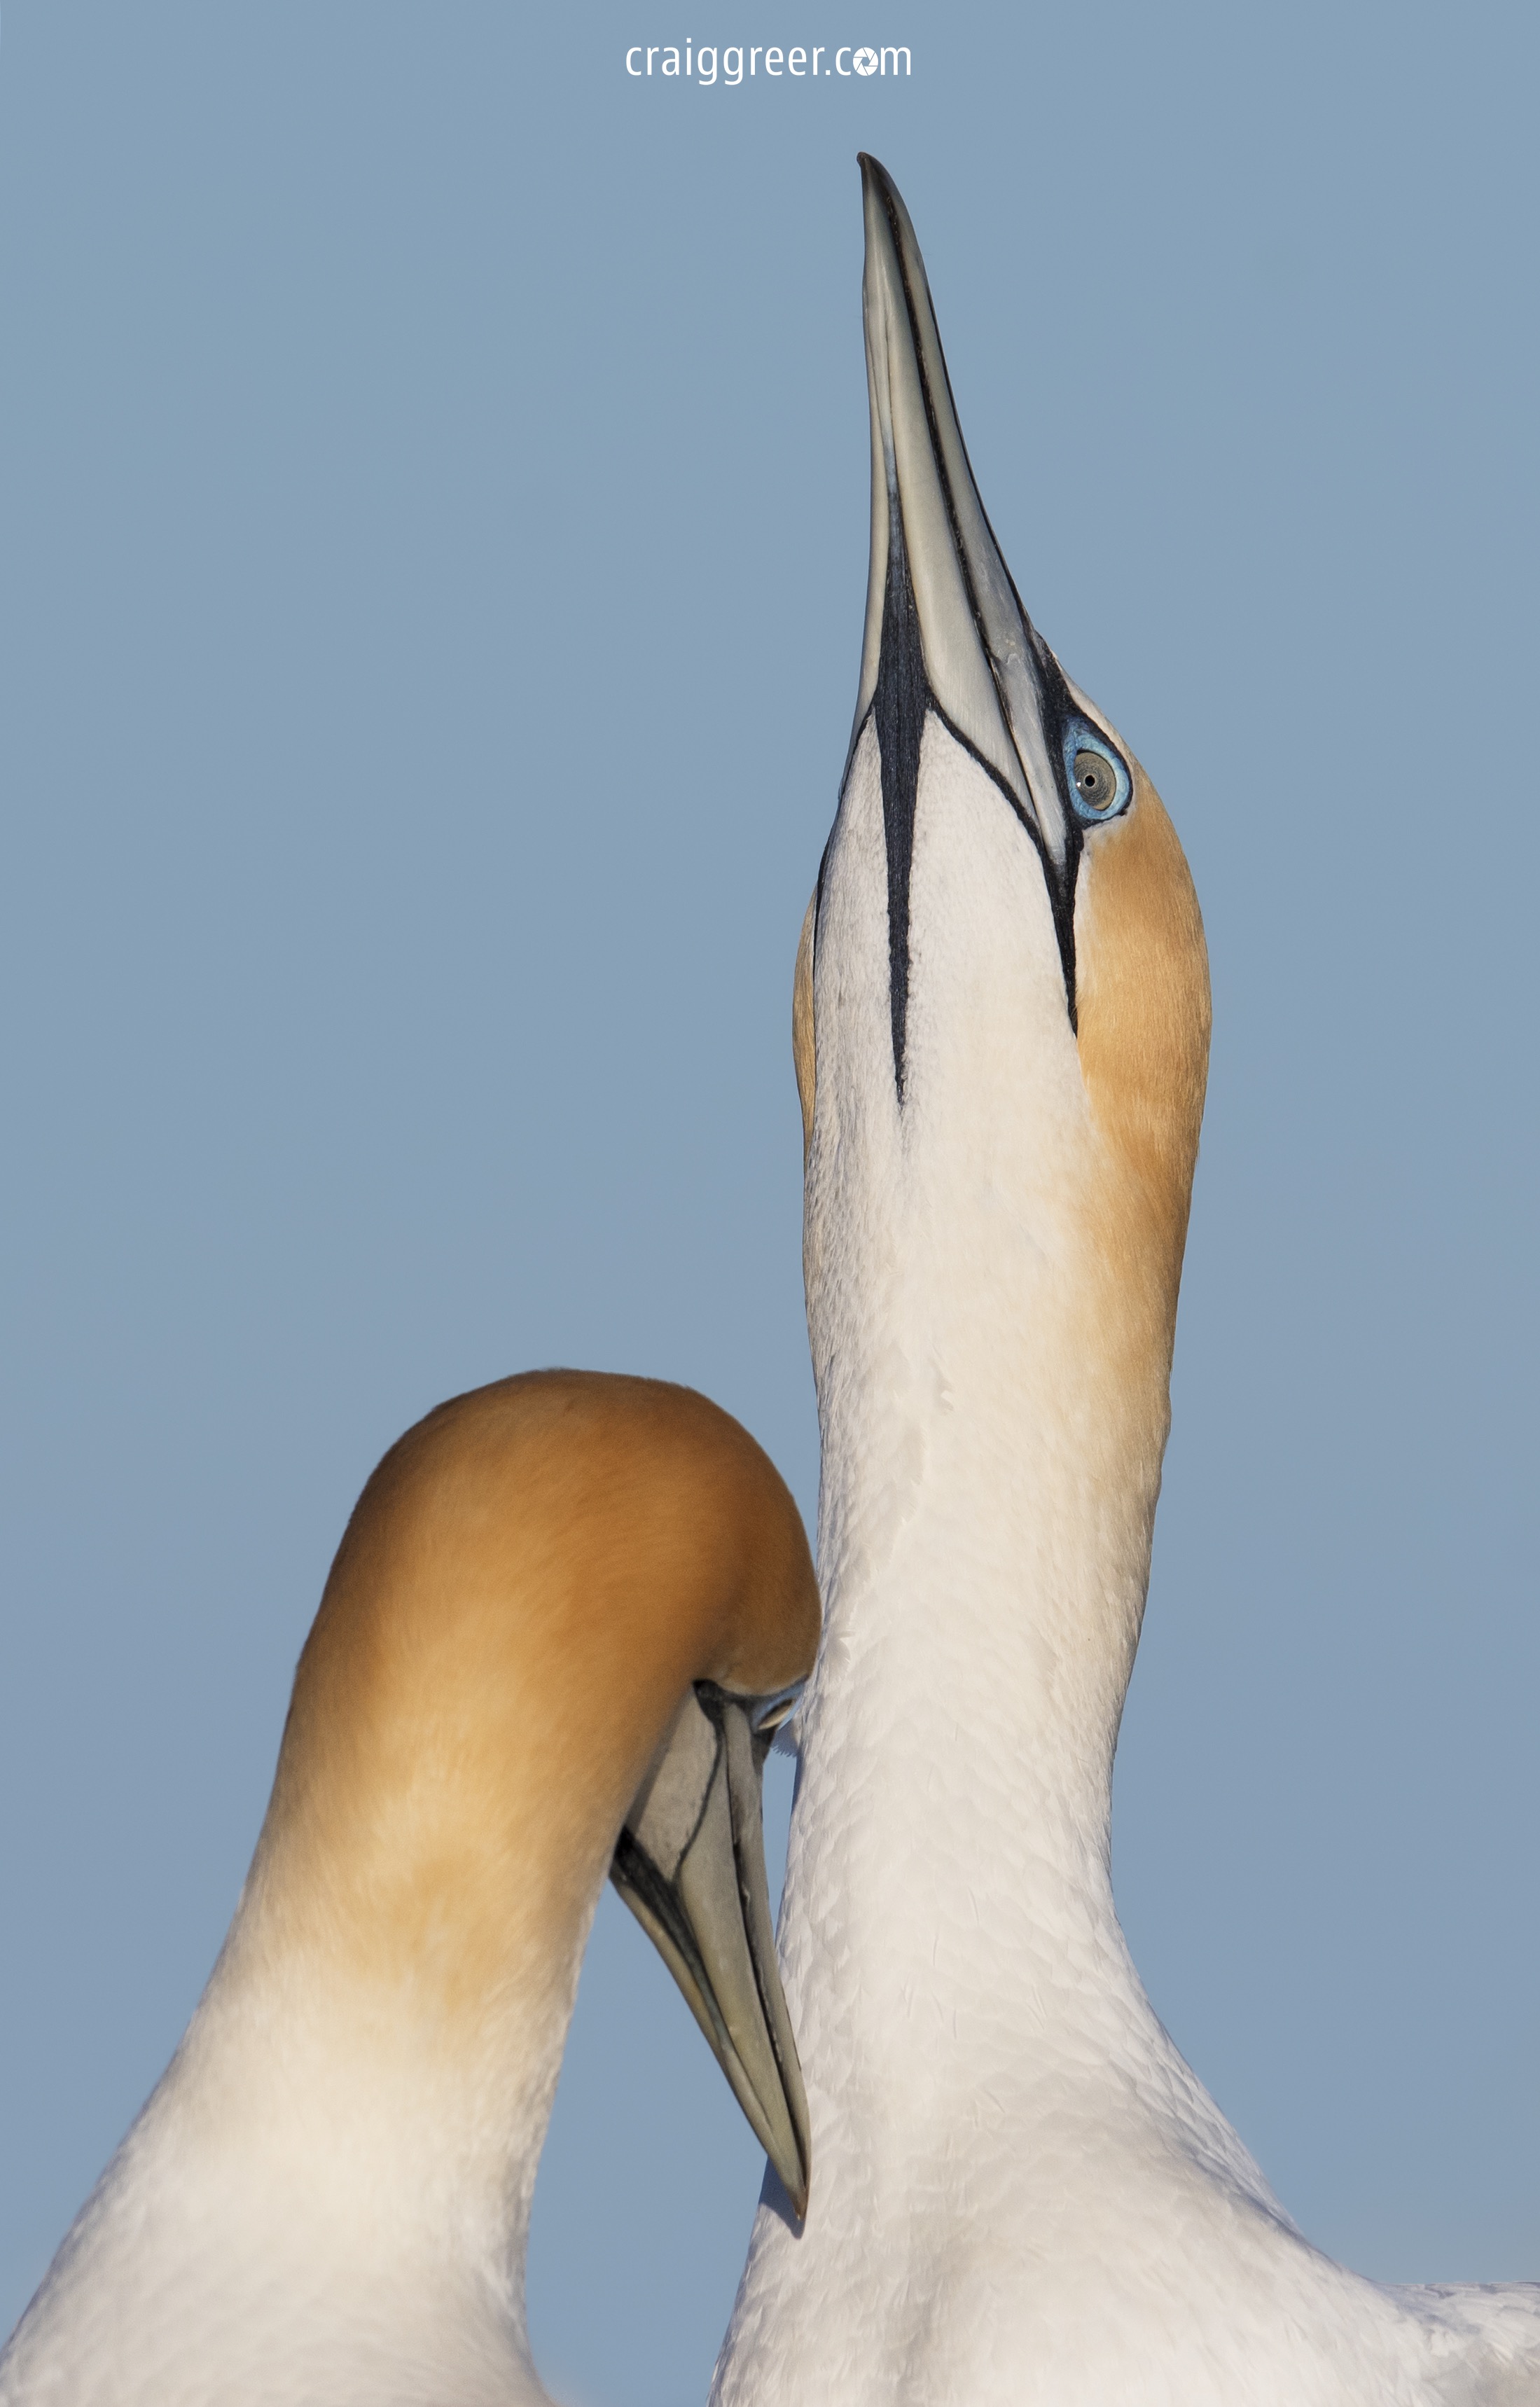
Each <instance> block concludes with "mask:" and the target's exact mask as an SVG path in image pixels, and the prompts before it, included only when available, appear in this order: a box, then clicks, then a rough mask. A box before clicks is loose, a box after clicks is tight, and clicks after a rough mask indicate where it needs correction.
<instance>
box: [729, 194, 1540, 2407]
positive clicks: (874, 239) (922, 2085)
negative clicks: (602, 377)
mask: <svg viewBox="0 0 1540 2407" xmlns="http://www.w3.org/2000/svg"><path fill="white" fill-rule="evenodd" d="M863 176H864V190H865V218H866V269H865V285H864V304H865V324H866V356H867V367H868V374H869V380H870V397H871V419H872V556H871V576H870V584H869V588H868V595H867V609H866V634H865V646H864V650H863V658H862V667H861V683H860V691H859V699H858V702H857V706H856V718H855V730H854V735H853V738H852V742H851V746H850V751H849V757H848V764H847V768H846V773H845V779H844V784H843V788H842V790H841V795H840V801H839V808H838V814H837V817H836V819H835V821H834V831H833V833H832V835H831V837H830V840H829V845H828V848H827V850H826V852H825V855H824V860H823V864H822V867H821V869H820V876H819V884H818V890H817V893H816V896H815V899H814V903H813V905H812V906H811V908H810V910H809V914H808V919H807V924H806V928H805V931H804V938H803V945H802V948H801V953H800V957H799V961H798V968H797V978H796V990H795V1003H794V1009H793V1033H794V1040H795V1049H796V1055H797V1067H798V1075H799V1082H800V1085H801V1088H802V1094H803V1104H804V1113H805V1126H806V1223H805V1230H806V1284H807V1314H808V1325H809V1331H810V1334H811V1340H812V1351H813V1361H814V1368H815V1373H816V1376H817V1384H818V1402H819V1417H820V1428H821V1435H822V1446H823V1468H822V1493H821V1500H820V1516H819V1545H820V1575H821V1579H822V1585H823V1597H824V1614H825V1620H824V1634H823V1641H822V1646H821V1650H820V1659H819V1664H818V1668H817V1671H816V1672H815V1674H814V1676H813V1679H812V1682H811V1683H810V1684H809V1688H808V1690H807V1694H806V1701H805V1702H804V1705H803V1707H802V1708H801V1711H800V1714H799V1721H798V1728H799V1733H800V1745H801V1767H800V1773H799V1778H798V1790H797V1800H796V1804H795V1808H794V1812H793V1817H792V1830H791V1858H790V1864H789V1871H788V1880H787V1887H786V1893H785V1901H784V1905H783V1908H782V1918H781V1950H782V1964H783V1971H784V1973H785V1976H786V1984H787V1993H788V1997H789V2000H790V2002H791V2010H792V2014H793V2017H794V2019H795V2022H796V2026H797V2034H798V2040H799V2044H800V2046H801V2053H802V2062H803V2066H804V2070H805V2072H806V2079H807V2088H808V2099H809V2107H810V2113H811V2118H812V2129H813V2134H814V2142H815V2145H816V2147H817V2150H818V2164H819V2178H818V2186H817V2188H816V2190H815V2192H814V2195H813V2199H812V2203H811V2206H810V2208H809V2210H808V2215H807V2220H806V2225H805V2226H804V2227H802V2228H801V2229H799V2228H798V2226H797V2224H796V2221H795V2218H794V2216H793V2215H791V2212H790V2211H789V2208H788V2206H787V2202H786V2201H785V2200H783V2199H782V2198H780V2197H779V2196H778V2194H777V2191H776V2186H775V2184H774V2182H773V2181H767V2185H766V2192H765V2197H764V2200H763V2203H762V2205H761V2209H760V2213H759V2216H758V2219H757V2222H756V2225H755V2229H754V2235H753V2240H752V2243H751V2247H750V2255H749V2264H748V2267H747V2269H746V2271H745V2274H744V2278H743V2283H742V2286H741V2288H740V2291H739V2296H738V2301H737V2306H736V2309H735V2311H734V2318H733V2323H732V2327H731V2329H730V2331H729V2334H728V2338H727V2342H726V2344H725V2347H724V2350H723V2354H722V2357H721V2359H720V2365H719V2370H718V2377H717V2382H716V2386H715V2391H714V2398H715V2400H716V2402H717V2407H762V2403H763V2407H785V2402H787V2401H789V2400H794V2401H795V2402H796V2407H879V2402H880V2407H894V2402H898V2401H902V2402H905V2407H940V2402H943V2401H944V2402H946V2403H947V2407H1007V2402H1008V2407H1157V2402H1158V2403H1159V2407H1221V2402H1222V2407H1243V2402H1244V2407H1392V2403H1393V2407H1412V2402H1418V2407H1432V2402H1433V2401H1440V2402H1444V2407H1454V2403H1455V2402H1457V2401H1458V2402H1476V2401H1483V2402H1488V2407H1497V2402H1499V2401H1505V2402H1509V2407H1518V2402H1519V2400H1521V2399H1522V2400H1527V2401H1533V2400H1536V2399H1540V2287H1533V2286H1524V2287H1515V2288H1511V2289H1506V2290H1479V2289H1447V2290H1445V2289H1437V2290H1434V2289H1427V2290H1414V2289H1389V2288H1385V2287H1381V2286H1377V2285H1376V2284H1374V2283H1371V2282H1368V2281H1364V2280H1362V2279H1360V2278H1359V2277H1357V2276H1356V2275H1354V2274H1352V2273H1349V2272H1345V2271H1344V2270H1342V2269H1341V2268H1340V2267H1338V2266H1336V2265H1334V2264H1333V2263H1332V2262H1331V2261H1330V2260H1329V2259H1328V2258H1327V2257H1323V2256H1321V2255H1320V2254H1319V2252H1318V2251H1317V2250H1316V2249H1314V2248H1312V2247H1311V2246H1310V2245H1309V2243H1307V2242H1306V2241H1305V2239H1304V2238H1303V2237H1302V2235H1301V2234H1300V2232H1299V2231H1298V2230H1297V2229H1295V2227H1294V2226H1293V2224H1292V2223H1291V2222H1290V2219H1289V2217H1288V2215H1286V2214H1285V2213H1284V2211H1283V2209H1282V2208H1281V2207H1280V2206H1279V2205H1278V2203H1277V2201H1276V2200H1275V2199H1274V2197H1273V2196H1272V2193H1271V2192H1270V2190H1269V2189H1268V2186H1267V2184H1266V2182H1265V2181H1264V2180H1263V2178H1262V2174H1261V2172H1259V2171H1258V2169H1257V2167H1256V2165H1255V2164H1254V2163H1253V2162H1252V2160H1251V2158H1250V2157H1249V2156H1248V2153H1247V2150H1246V2148H1245V2147H1244V2146H1243V2144H1242V2143H1241V2141H1240V2140H1239V2138H1238V2137H1237V2135H1236V2134H1235V2133H1234V2132H1233V2130H1232V2129H1230V2127H1229V2125H1228V2124H1227V2123H1226V2122H1225V2120H1224V2117H1223V2116H1222V2115H1220V2113H1219V2109H1218V2108H1217V2107H1216V2106H1215V2105H1214V2103H1213V2101H1211V2100H1210V2099H1209V2098H1208V2097H1207V2096H1206V2095H1205V2092H1204V2090H1203V2088H1202V2087H1201V2086H1200V2084H1199V2083H1198V2081H1197V2080H1196V2079H1195V2077H1194V2076H1193V2074H1192V2073H1191V2072H1190V2070H1189V2069H1188V2067H1187V2065H1186V2064H1184V2062H1183V2061H1182V2059H1181V2058H1180V2057H1179V2056H1178V2054H1177V2052H1176V2048H1175V2047H1174V2045H1173V2044H1172V2043H1171V2041H1170V2040H1169V2038H1168V2037H1167V2035H1166V2033H1165V2032H1164V2031H1163V2030H1162V2028H1161V2026H1160V2024H1159V2022H1158V2021H1157V2020H1156V2017H1155V2015H1154V2014H1153V2013H1152V2011H1151V2009H1150V2006H1149V2003H1148V2000H1147V1998H1146V1996H1145V1993H1144V1990H1143V1988H1142V1987H1141V1986H1140V1983H1139V1979H1138V1976H1137V1974H1136V1973H1135V1972H1134V1966H1133V1964H1132V1962H1131V1961H1130V1958H1129V1955H1128V1951H1127V1948H1126V1946H1125V1944H1124V1941H1123V1936H1122V1933H1121V1931H1120V1930H1119V1924H1118V1919H1117V1916H1116V1914H1115V1912H1114V1908H1113V1898H1112V1886H1111V1875H1110V1860H1109V1824H1110V1809H1111V1781H1112V1759H1113V1750H1114V1746H1115V1744H1116V1741H1117V1735H1118V1724H1119V1716H1120V1714H1121V1712H1122V1706H1123V1699H1124V1694H1125V1691H1126V1689H1127V1687H1128V1681H1129V1674H1130V1672H1131V1670H1132V1668H1133V1663H1134V1648H1135V1646H1136V1645H1137V1641H1138V1636H1139V1625H1140V1618H1141V1615H1142V1613H1143V1609H1144V1602H1145V1590H1146V1584H1147V1579H1148V1568H1149V1552H1150V1537H1151V1530H1152V1524H1153V1517H1154V1512H1155V1503H1156V1495H1157V1491H1158V1488H1159V1485H1160V1475H1161V1460H1162V1451H1163V1448H1164V1444H1165V1437H1166V1429H1167V1421H1168V1384H1169V1372H1170V1366H1171V1352H1172V1342H1173V1334H1174V1329H1175V1321H1176V1289H1177V1283H1178V1279H1179V1275H1180V1269H1181V1259H1182V1250H1183V1246H1184V1243H1185V1237H1186V1229H1187V1218H1188V1200H1189V1193H1190V1189H1191V1178H1192V1170H1193V1162H1194V1159H1195V1155H1196V1150H1197V1142H1198V1126H1199V1120H1200V1118H1201V1114H1202V1107H1203V1097H1204V1086H1205V1075H1206V1063H1207V1048H1208V1020H1209V999H1208V976H1207V968H1206V961H1205V947H1204V936H1203V928H1202V923H1201V920H1200V919H1199V914H1198V906H1197V903H1196V900H1195V898H1194V895H1193V890H1192V885H1191V879H1190V877H1189V874H1188V869H1187V864H1186V862H1185V861H1184V859H1183V857H1182V852H1181V848H1180V847H1179V845H1178V843H1177V841H1176V835H1175V833H1173V830H1172V826H1171V822H1170V820H1169V819H1167V817H1166V815H1165V812H1164V810H1163V809H1162V805H1161V803H1160V801H1159V799H1158V797H1157V796H1156V793H1155V790H1154V789H1153V787H1152V786H1151V785H1150V783H1149V781H1148V778H1147V777H1146V776H1145V775H1144V773H1143V771H1142V770H1141V768H1140V766H1139V764H1138V762H1136V761H1135V759H1134V755H1133V753H1132V752H1131V751H1130V749H1129V748H1128V746H1127V745H1126V744H1125V743H1124V742H1123V741H1122V739H1121V737H1120V736H1119V735H1118V733H1116V732H1115V730H1114V729H1113V727H1112V725H1111V723H1110V721H1109V720H1107V719H1105V717H1104V716H1103V714H1102V713H1101V712H1100V711H1099V710H1097V709H1096V708H1095V707H1094V705H1092V704H1091V702H1090V701H1088V700H1087V698H1086V696H1085V695H1084V694H1083V693H1082V692H1080V691H1079V690H1078V688H1077V687H1076V686H1075V685H1073V684H1072V683H1071V682H1070V680H1069V678H1068V677H1066V676H1065V675H1064V673H1063V671H1062V669H1061V667H1060V664H1059V662H1058V661H1057V660H1056V659H1055V657H1054V655H1053V653H1052V652H1051V651H1050V650H1049V649H1048V646H1047V644H1046V643H1045V642H1044V641H1043V639H1042V637H1041V636H1040V635H1039V634H1037V632H1036V630H1035V629H1034V627H1033V625H1032V623H1031V622H1030V620H1028V618H1027V615H1026V612H1025V611H1024V610H1023V608H1022V606H1021V605H1020V600H1019V598H1018V595H1017V592H1016V589H1015V586H1014V584H1013V582H1012V580H1011V577H1010V575H1009V572H1008V571H1007V569H1006V567H1005V562H1004V560H1003V558H1002V556H1001V553H1000V551H999V549H998V548H997V546H996V544H995V541H994V537H993V535H992V534H991V528H990V525H989V521H988V520H987V519H986V517H985V514H984V510H983V507H982V505H981V503H980V501H979V498H978V494H977V491H976V489H975V485H974V481H973V477H972V473H971V471H970V468H969V465H968V461H967V456H966V453H965V451H964V449H963V445H962V434H961V433H960V431H959V427H958V421H957V418H956V414H955V410H954V406H953V401H952V395H951V392H950V388H949V385H948V377H947V371H946V366H945V363H944V361H943V358H942V353H941V346H940V342H939V339H938V337H937V333H936V327H935V320H934V314H933V310H932V305H931V299H930V294H929V291H928V288H927V284H926V279H925V273H924V268H923V265H922V263H921V261H920V252H919V249H918V248H917V246H916V242H915V237H914V232H913V228H912V227H911V225H910V223H909V220H908V218H907V216H906V214H905V209H904V205H903V203H902V201H901V200H900V198H899V196H898V193H897V192H896V191H895V190H894V188H893V185H892V183H891V180H890V178H888V176H887V175H886V174H885V173H884V171H883V170H882V169H881V168H880V167H879V166H878V165H877V164H876V163H875V162H874V161H871V160H864V161H863ZM1050 322H1052V321H1051V320H1050Z"/></svg>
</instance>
